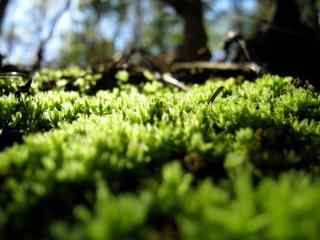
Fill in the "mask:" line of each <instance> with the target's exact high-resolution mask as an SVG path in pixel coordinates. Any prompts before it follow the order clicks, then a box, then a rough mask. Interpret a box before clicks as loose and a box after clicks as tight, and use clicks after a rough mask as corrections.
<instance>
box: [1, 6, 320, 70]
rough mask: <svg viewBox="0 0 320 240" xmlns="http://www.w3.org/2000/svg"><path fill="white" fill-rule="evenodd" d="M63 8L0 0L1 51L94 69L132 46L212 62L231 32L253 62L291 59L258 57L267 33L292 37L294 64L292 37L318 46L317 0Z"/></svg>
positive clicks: (27, 60)
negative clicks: (241, 39)
mask: <svg viewBox="0 0 320 240" xmlns="http://www.w3.org/2000/svg"><path fill="white" fill-rule="evenodd" d="M67 2H68V1H67V0H56V1H50V0H46V1H39V0H29V1H28V2H27V1H23V0H11V1H9V0H1V2H0V33H1V32H2V34H1V35H0V38H1V39H0V44H1V45H0V46H1V48H0V52H1V53H2V54H5V55H7V57H8V59H9V60H11V61H12V62H19V63H22V64H24V65H31V64H35V65H37V64H38V65H39V62H42V64H44V65H50V64H51V65H55V66H67V65H70V64H77V65H81V66H85V65H94V64H97V63H103V62H106V61H109V60H110V59H111V58H112V57H113V56H114V55H115V54H117V53H120V52H123V51H127V50H129V49H131V48H143V49H145V50H147V51H148V52H149V53H150V54H153V55H157V56H158V57H162V58H163V59H165V60H164V61H168V62H171V61H197V60H210V59H211V60H212V59H213V60H216V59H219V58H221V57H219V56H220V55H219V54H220V53H222V51H221V46H222V43H221V42H222V39H223V36H224V34H225V33H226V32H227V31H230V30H233V31H239V32H241V33H242V34H243V36H244V37H245V38H247V39H248V40H249V41H248V45H249V46H251V48H252V49H253V50H252V51H251V54H252V57H253V58H254V59H255V60H257V61H258V62H259V63H261V64H264V65H268V64H269V65H270V61H275V64H276V65H279V62H281V61H287V59H289V58H287V59H286V58H281V57H279V58H278V60H279V61H277V59H274V58H275V55H272V54H270V51H267V50H265V51H262V50H261V49H263V48H264V49H268V48H267V47H266V45H263V44H262V45H261V44H260V43H262V42H264V43H266V44H270V45H273V43H272V41H271V40H272V39H270V38H269V40H267V41H266V39H267V38H264V39H263V37H266V36H267V35H268V34H270V32H273V33H272V34H273V35H275V36H280V35H283V36H284V35H285V34H284V33H285V32H286V33H288V32H291V34H289V35H288V34H287V36H284V40H283V41H284V42H287V43H288V42H289V43H290V44H288V46H290V48H291V51H289V50H288V51H285V53H284V55H288V56H290V58H292V57H293V56H292V54H291V53H292V52H295V51H294V50H292V48H294V49H297V44H298V45H300V46H303V47H306V45H308V44H307V42H304V41H302V39H301V38H299V37H297V36H301V35H304V37H303V39H305V38H308V39H310V40H311V38H313V42H315V41H317V40H318V35H319V6H320V1H319V0H185V1H176V0H135V1H132V0H81V1H79V0H70V1H69V5H68V4H67ZM292 3H293V4H294V5H292ZM280 4H283V6H282V7H280ZM290 4H291V5H290ZM292 6H293V7H292ZM294 8H296V9H294ZM290 13H291V15H290V16H289V15H288V14H290ZM279 18H280V20H279ZM286 19H287V20H286ZM286 21H287V23H286ZM294 25H295V26H300V27H298V28H297V27H295V26H294ZM290 26H291V28H292V29H289V28H290ZM303 29H304V30H303ZM305 29H309V30H306V31H307V33H306V32H303V31H305ZM299 31H301V32H299ZM262 33H263V34H262ZM267 33H268V34H267ZM262 35H263V37H262ZM269 36H270V35H269ZM292 36H296V37H292ZM259 39H260V40H259ZM292 39H296V40H295V42H294V41H293V40H292ZM268 41H269V42H268ZM259 42H260V43H259ZM299 43H301V44H299ZM294 44H296V45H294ZM279 46H281V44H280V45H279ZM280 48H281V47H280ZM280 48H279V49H280ZM300 48H301V47H300ZM308 51H310V49H309V50H308V49H307V47H306V48H305V52H306V54H305V55H304V56H302V55H301V56H300V57H299V56H298V55H299V54H300V53H299V51H296V56H297V57H296V58H298V59H299V58H300V59H301V57H303V58H304V57H306V55H307V53H308ZM297 52H298V53H297ZM289 53H290V54H289ZM309 54H310V53H309ZM211 56H213V57H211ZM298 62H299V61H298ZM289 67H293V65H290V66H289ZM271 68H272V67H271ZM275 72H277V71H275ZM280 72H281V71H280Z"/></svg>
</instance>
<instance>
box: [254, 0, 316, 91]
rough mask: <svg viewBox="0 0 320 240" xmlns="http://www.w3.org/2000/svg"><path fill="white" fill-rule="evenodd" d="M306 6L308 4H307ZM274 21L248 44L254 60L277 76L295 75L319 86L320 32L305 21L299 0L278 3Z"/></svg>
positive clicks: (286, 0)
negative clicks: (319, 57)
mask: <svg viewBox="0 0 320 240" xmlns="http://www.w3.org/2000/svg"><path fill="white" fill-rule="evenodd" d="M304 6H305V5H304ZM275 7H276V8H275V13H274V15H273V18H272V21H271V23H270V25H269V27H268V29H267V30H265V31H260V32H258V33H257V35H256V36H255V37H254V38H253V39H251V40H249V41H248V48H249V52H250V53H251V54H252V56H253V57H254V59H255V60H256V61H257V62H259V63H260V64H263V65H264V66H265V67H266V69H267V70H268V71H269V72H271V73H274V74H279V75H291V76H294V77H298V78H301V79H304V80H310V81H312V82H313V83H314V84H316V85H319V86H320V84H319V81H318V80H317V79H318V78H319V77H320V72H319V70H318V69H319V64H318V61H315V60H314V59H317V58H318V56H319V55H320V45H319V41H320V38H319V32H318V31H317V30H315V29H314V28H312V27H310V26H309V25H308V24H307V23H306V22H304V21H303V20H302V8H300V7H299V5H298V3H297V0H277V1H276V5H275Z"/></svg>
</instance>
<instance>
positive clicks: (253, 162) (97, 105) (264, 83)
mask: <svg viewBox="0 0 320 240" xmlns="http://www.w3.org/2000/svg"><path fill="white" fill-rule="evenodd" d="M66 74H67V75H68V78H66V77H64V76H65V75H66ZM70 76H71V77H70ZM97 80H99V76H97V75H94V76H92V75H90V74H88V73H85V72H84V71H81V70H67V71H64V72H63V71H47V72H43V73H42V74H40V75H39V76H37V78H36V80H35V82H34V83H33V86H32V87H33V91H32V94H30V95H24V94H22V95H21V96H17V95H15V94H14V91H16V90H17V86H15V85H8V82H10V81H13V79H4V78H3V79H2V81H3V82H5V83H3V84H2V86H3V87H2V88H3V89H5V90H3V91H2V93H3V95H2V96H1V97H0V119H1V125H0V129H1V130H0V132H1V135H0V140H1V144H2V145H1V146H0V147H1V149H2V151H1V153H0V184H1V192H0V203H1V204H0V236H1V238H2V239H19V238H20V239H68V240H69V239H71V240H72V239H79V240H80V239H223V240H225V239H246V240H247V239H270V240H271V239H272V240H273V239H279V240H280V239H281V240H283V239H315V240H317V239H318V238H319V235H320V205H319V202H320V178H319V166H320V95H319V93H318V92H316V91H315V90H314V89H313V88H311V87H297V86H296V85H295V82H294V80H293V79H290V78H280V77H276V76H264V77H262V78H261V79H258V80H257V81H256V82H248V81H240V80H235V79H227V80H214V79H212V80H208V81H207V82H206V83H205V84H202V85H192V86H191V89H190V91H188V92H181V91H178V90H176V89H172V88H170V87H168V86H163V85H162V84H161V83H159V82H156V81H151V80H150V81H147V82H145V83H142V84H140V85H138V86H134V85H130V84H127V83H126V82H124V83H120V84H118V87H117V88H114V89H113V90H109V91H105V90H104V91H96V90H95V91H91V90H92V89H94V86H95V82H96V81H97ZM221 86H223V87H224V90H223V91H222V92H221V93H220V94H219V95H218V96H217V98H216V99H215V100H214V102H213V103H211V104H208V99H209V98H210V96H211V95H212V94H213V93H214V92H215V91H216V89H218V88H219V87H221ZM75 90H76V91H75Z"/></svg>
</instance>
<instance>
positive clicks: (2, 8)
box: [0, 0, 9, 36]
mask: <svg viewBox="0 0 320 240" xmlns="http://www.w3.org/2000/svg"><path fill="white" fill-rule="evenodd" d="M8 3H9V0H0V36H1V34H2V30H3V21H4V17H5V14H6V10H7V7H8V5H9V4H8Z"/></svg>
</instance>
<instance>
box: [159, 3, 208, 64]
mask: <svg viewBox="0 0 320 240" xmlns="http://www.w3.org/2000/svg"><path fill="white" fill-rule="evenodd" d="M161 1H163V2H165V3H166V4H168V5H170V6H171V7H173V8H174V10H175V11H176V13H177V14H178V15H179V16H180V17H181V18H182V19H183V21H184V31H183V37H184V38H183V42H182V44H181V46H180V47H179V49H178V51H177V55H178V56H177V59H176V61H179V62H183V61H207V60H209V59H210V58H211V53H210V50H209V47H208V36H207V32H206V30H205V25H204V16H203V15H204V9H203V2H202V0H184V1H181V0H178V1H177V0H161Z"/></svg>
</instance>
